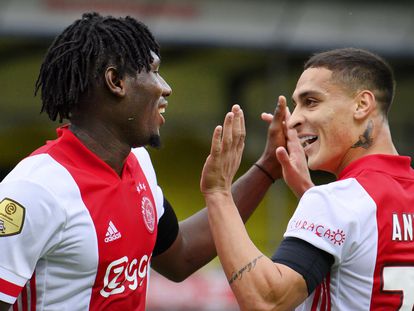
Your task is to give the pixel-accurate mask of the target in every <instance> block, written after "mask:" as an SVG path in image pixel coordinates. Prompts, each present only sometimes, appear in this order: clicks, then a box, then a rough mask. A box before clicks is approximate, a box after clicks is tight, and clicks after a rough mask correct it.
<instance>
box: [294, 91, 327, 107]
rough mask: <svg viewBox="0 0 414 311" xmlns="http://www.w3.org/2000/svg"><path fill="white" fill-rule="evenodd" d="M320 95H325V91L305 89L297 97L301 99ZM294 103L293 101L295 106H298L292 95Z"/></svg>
mask: <svg viewBox="0 0 414 311" xmlns="http://www.w3.org/2000/svg"><path fill="white" fill-rule="evenodd" d="M320 95H323V93H322V92H319V91H303V92H302V93H300V94H299V95H298V96H297V97H298V98H299V100H303V99H304V98H306V97H309V96H320ZM292 103H293V106H296V101H295V99H294V98H293V96H292Z"/></svg>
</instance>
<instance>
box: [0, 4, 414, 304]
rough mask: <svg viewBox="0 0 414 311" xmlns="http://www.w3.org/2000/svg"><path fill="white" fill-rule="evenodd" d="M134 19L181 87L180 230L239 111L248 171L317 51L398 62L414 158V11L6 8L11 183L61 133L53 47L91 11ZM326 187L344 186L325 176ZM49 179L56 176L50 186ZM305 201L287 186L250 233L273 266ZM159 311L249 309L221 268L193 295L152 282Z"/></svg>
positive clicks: (400, 106)
mask: <svg viewBox="0 0 414 311" xmlns="http://www.w3.org/2000/svg"><path fill="white" fill-rule="evenodd" d="M91 10H94V11H98V12H101V13H102V14H105V15H106V14H110V15H115V16H118V15H131V16H135V17H136V18H138V19H139V20H141V21H143V22H144V23H146V24H147V25H148V26H149V27H150V29H151V30H152V31H153V33H154V34H155V36H156V38H157V40H158V41H159V42H160V43H161V46H162V66H161V74H162V75H163V76H164V78H165V79H166V80H167V81H168V83H169V84H170V85H171V87H172V88H173V95H172V96H171V97H170V98H169V107H168V109H167V112H166V114H165V116H166V119H167V123H166V124H165V125H164V127H163V128H162V130H161V132H162V138H163V144H164V146H163V148H162V149H161V150H150V152H151V154H152V157H153V162H154V165H155V167H156V170H157V173H158V179H159V183H160V185H161V186H162V187H163V190H164V192H165V195H166V196H167V197H168V198H169V200H170V201H171V202H172V204H173V206H174V208H175V209H176V211H177V214H178V216H179V218H180V219H183V218H185V217H187V216H189V215H191V214H193V213H194V212H196V211H197V210H199V209H200V208H202V207H203V199H202V197H201V195H200V193H199V177H200V172H201V168H202V165H203V163H204V159H205V157H206V156H207V154H208V150H209V144H210V137H211V133H212V131H213V128H214V127H215V125H217V124H219V123H221V121H222V119H223V116H224V114H225V112H226V111H227V110H228V109H229V107H230V106H231V104H233V103H239V104H240V105H241V106H242V108H243V109H244V111H245V114H246V123H247V130H248V136H247V144H246V151H245V155H244V160H243V163H242V168H241V170H240V172H243V171H244V170H246V169H247V168H248V167H249V166H250V165H251V164H252V163H253V161H254V160H255V159H256V158H257V157H258V156H259V155H260V153H261V151H262V148H263V145H264V140H265V133H266V125H265V124H263V122H262V121H261V120H260V113H261V112H262V111H267V112H272V111H273V109H274V108H275V103H276V99H277V97H278V95H280V94H283V95H286V96H287V97H288V98H290V95H291V93H292V91H293V89H294V86H295V82H296V79H297V77H298V75H299V74H300V72H301V66H302V64H303V62H304V61H305V59H306V58H307V57H308V56H309V55H310V54H311V53H313V52H316V51H320V50H324V49H328V48H335V47H344V46H353V47H362V48H367V49H370V50H372V51H374V52H377V53H379V54H380V55H382V56H384V57H385V58H387V59H388V61H389V62H390V63H391V64H392V66H393V67H394V69H395V73H396V79H397V94H396V98H395V104H394V107H393V109H392V112H391V115H390V122H391V127H392V131H393V135H394V139H395V144H396V146H397V147H398V149H399V151H400V153H401V154H405V155H410V156H413V150H414V148H413V147H414V140H413V138H412V135H413V133H414V122H413V121H412V120H413V116H414V105H413V104H412V92H413V87H414V36H413V35H412V34H413V33H414V2H412V1H392V2H390V1H384V0H382V1H379V0H377V1H357V0H348V1H310V0H309V1H307V0H300V1H287V0H284V1H276V0H274V1H270V0H269V1H266V0H256V1H253V0H216V1H213V0H211V1H207V0H205V1H202V0H181V1H173V0H171V1H168V0H164V1H163V0H146V1H145V0H142V1H139V0H118V1H111V0H84V1H83V0H2V1H0V92H1V93H0V94H1V95H0V148H1V149H0V150H1V151H0V178H3V177H4V175H5V174H7V172H8V171H9V170H10V169H11V168H12V167H13V166H14V165H15V164H16V163H17V162H18V161H19V160H20V159H21V158H23V157H25V156H26V155H27V154H29V153H30V152H31V151H32V150H33V149H35V148H36V147H38V146H40V145H41V144H43V142H44V141H45V140H47V139H52V138H54V137H55V128H56V127H57V126H58V125H59V124H58V123H55V124H53V123H52V122H49V121H48V119H47V117H46V116H45V115H40V114H39V111H40V100H39V98H38V97H36V98H35V97H34V95H33V90H34V82H35V81H36V78H37V74H38V69H39V67H40V64H41V62H42V57H43V55H44V53H45V51H46V49H47V47H48V45H49V44H50V42H51V40H52V39H53V37H54V36H55V35H56V34H57V33H59V32H60V31H61V30H62V29H63V28H64V27H66V26H67V25H68V24H70V23H71V22H72V21H73V20H75V19H77V18H79V17H80V16H81V14H82V13H83V12H86V11H91ZM313 177H314V179H315V181H316V182H317V183H323V182H326V181H330V180H332V179H333V177H332V176H329V175H325V174H321V173H313ZM45 178H46V177H45ZM295 204H296V200H295V198H294V197H293V195H292V194H291V193H290V191H289V190H288V189H287V188H286V187H285V186H284V184H283V183H282V182H277V183H275V185H274V186H273V187H272V189H271V190H270V191H269V193H268V195H267V196H266V198H265V200H264V201H263V202H262V204H261V206H260V208H259V209H258V210H257V212H256V213H255V214H254V216H253V217H252V219H251V220H250V221H249V222H248V224H247V227H248V231H249V233H250V235H251V238H252V239H253V241H254V242H255V243H256V244H257V245H258V246H259V247H260V249H261V250H262V251H263V252H264V253H265V254H267V255H269V256H270V255H271V254H272V252H273V250H274V249H275V247H276V246H277V245H278V243H279V241H280V238H281V236H282V234H283V232H284V229H285V226H286V223H287V220H288V218H289V215H290V214H291V213H292V211H293V209H294V207H295ZM151 279H152V280H151V286H150V291H149V307H148V309H149V310H223V311H224V310H229V311H230V310H237V309H238V308H237V306H236V304H235V301H234V298H233V296H232V294H231V292H230V289H229V286H228V284H227V282H226V280H225V277H224V275H223V273H222V272H221V270H220V266H219V262H218V260H215V261H213V262H212V263H211V264H210V265H209V266H207V267H206V268H203V269H202V270H201V271H199V272H197V273H196V274H195V275H194V276H192V277H191V278H190V279H189V280H187V281H186V282H184V283H181V284H174V283H172V282H169V281H167V280H165V279H163V278H162V277H160V276H159V275H157V274H156V273H155V272H152V277H151Z"/></svg>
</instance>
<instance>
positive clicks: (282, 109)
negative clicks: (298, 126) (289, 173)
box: [256, 96, 286, 179]
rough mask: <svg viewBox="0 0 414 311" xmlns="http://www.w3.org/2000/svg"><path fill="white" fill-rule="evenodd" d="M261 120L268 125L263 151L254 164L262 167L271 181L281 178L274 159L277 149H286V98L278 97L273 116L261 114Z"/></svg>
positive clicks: (279, 168)
mask: <svg viewBox="0 0 414 311" xmlns="http://www.w3.org/2000/svg"><path fill="white" fill-rule="evenodd" d="M261 118H262V120H263V121H265V122H267V123H268V124H269V128H268V130H267V140H266V146H265V149H264V151H263V153H262V155H261V156H260V158H259V160H258V161H257V162H256V163H258V164H259V165H260V166H261V167H263V168H264V169H265V170H266V171H267V172H268V173H269V174H270V175H271V176H272V177H273V179H279V178H281V177H282V167H281V165H280V163H279V162H278V161H277V159H276V157H275V150H276V148H277V147H280V146H284V147H286V137H285V130H284V122H285V120H286V98H285V97H284V96H279V99H278V103H277V106H276V109H275V111H274V114H270V113H262V115H261Z"/></svg>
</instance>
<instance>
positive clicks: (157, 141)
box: [148, 134, 161, 149]
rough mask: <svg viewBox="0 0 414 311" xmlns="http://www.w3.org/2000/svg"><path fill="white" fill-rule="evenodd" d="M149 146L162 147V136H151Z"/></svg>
mask: <svg viewBox="0 0 414 311" xmlns="http://www.w3.org/2000/svg"><path fill="white" fill-rule="evenodd" d="M148 146H150V147H153V148H156V149H160V148H161V137H160V135H157V134H153V135H151V136H150V138H149V141H148Z"/></svg>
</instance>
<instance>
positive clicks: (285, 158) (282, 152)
mask: <svg viewBox="0 0 414 311" xmlns="http://www.w3.org/2000/svg"><path fill="white" fill-rule="evenodd" d="M276 158H277V160H278V161H279V163H280V165H282V168H283V170H285V169H286V168H287V167H290V166H291V165H290V159H289V154H288V152H287V150H286V148H285V147H278V148H277V149H276Z"/></svg>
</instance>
